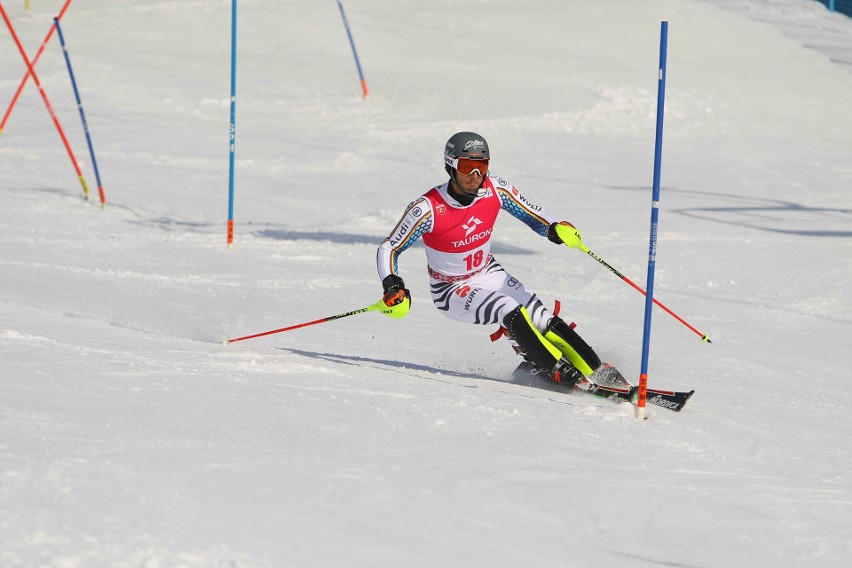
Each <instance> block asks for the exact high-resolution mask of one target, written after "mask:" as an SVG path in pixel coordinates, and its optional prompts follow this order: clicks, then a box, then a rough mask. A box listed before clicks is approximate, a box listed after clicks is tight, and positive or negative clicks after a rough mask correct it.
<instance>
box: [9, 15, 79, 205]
mask: <svg viewBox="0 0 852 568" xmlns="http://www.w3.org/2000/svg"><path fill="white" fill-rule="evenodd" d="M0 16H2V17H3V20H4V21H5V22H6V27H7V28H9V33H10V34H12V39H13V40H14V41H15V45H17V46H18V51H19V52H20V53H21V58H22V59H23V60H24V63H25V64H26V66H27V70H28V71H29V74H30V75H31V76H32V78H33V82H34V83H35V86H36V88H37V89H38V92H39V94H40V95H41V98H42V100H43V101H44V106H45V107H47V112H48V114H50V118H52V119H53V124H54V125H55V126H56V131H57V132H58V133H59V137H60V138H62V144H63V145H64V146H65V150H66V151H67V152H68V157H69V158H71V164H72V165H73V166H74V171H76V172H77V179H78V180H79V181H80V185H82V186H83V194H84V195H85V196H86V201H88V200H89V187H88V186H87V185H86V180H85V178H84V177H83V172H82V171H81V170H80V164H79V162H77V158H76V157H75V156H74V152H73V151H72V150H71V145H70V144H68V138H66V137H65V131H64V130H62V125H61V124H59V118H58V117H57V116H56V113H55V112H54V110H53V105H51V104H50V99H48V98H47V93H46V92H45V90H44V87H42V84H41V81H39V79H38V75H36V72H35V68H34V67H33V64H32V62H31V61H30V58H29V57H28V56H27V52H26V51H25V50H24V46H23V45H21V40H20V39H19V38H18V34H17V32H15V28H14V26H12V22H11V20H9V16H8V15H7V14H6V9H5V8H3V3H2V2H0Z"/></svg>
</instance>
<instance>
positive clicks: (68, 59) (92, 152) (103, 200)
mask: <svg viewBox="0 0 852 568" xmlns="http://www.w3.org/2000/svg"><path fill="white" fill-rule="evenodd" d="M53 25H54V26H56V34H57V35H58V36H59V43H60V44H62V53H63V54H64V55H65V65H66V66H67V67H68V75H70V76H71V86H72V87H74V98H75V99H76V100H77V109H78V110H79V111H80V119H81V120H82V121H83V132H85V134H86V143H87V144H88V145H89V155H90V156H91V157H92V165H93V166H94V168H95V178H96V179H97V181H98V194H99V196H100V199H101V207H102V208H103V207H104V206H105V205H106V196H105V195H104V186H103V184H102V183H101V174H100V171H98V161H97V160H96V159H95V149H94V147H93V146H92V137H91V135H90V134H89V125H88V123H87V122H86V113H85V112H83V102H82V101H81V100H80V91H79V90H78V89H77V80H76V79H75V78H74V69H72V68H71V57H69V55H68V49H67V47H66V46H65V37H64V36H63V35H62V28H61V27H60V26H59V18H53Z"/></svg>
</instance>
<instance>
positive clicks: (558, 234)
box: [547, 221, 586, 250]
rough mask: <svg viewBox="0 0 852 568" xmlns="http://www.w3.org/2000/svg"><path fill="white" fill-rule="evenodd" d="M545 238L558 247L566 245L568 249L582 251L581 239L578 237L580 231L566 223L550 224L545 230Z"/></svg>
mask: <svg viewBox="0 0 852 568" xmlns="http://www.w3.org/2000/svg"><path fill="white" fill-rule="evenodd" d="M547 238H548V239H550V240H551V241H553V242H554V243H556V244H559V245H563V244H564V245H566V246H568V248H574V249H580V250H583V249H585V248H586V247H584V246H583V237H581V236H580V231H578V230H577V228H576V227H574V225H572V224H571V223H569V222H568V221H560V222H559V223H551V224H550V227H548V228H547Z"/></svg>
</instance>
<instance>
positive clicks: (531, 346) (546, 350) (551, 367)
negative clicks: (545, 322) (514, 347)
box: [503, 306, 582, 385]
mask: <svg viewBox="0 0 852 568" xmlns="http://www.w3.org/2000/svg"><path fill="white" fill-rule="evenodd" d="M503 326H504V327H505V328H506V330H507V331H508V332H509V334H510V336H511V337H512V338H513V339H514V340H515V341H516V342H517V343H518V345H519V346H520V348H521V349H522V350H523V352H524V357H525V358H526V359H527V360H528V361H529V362H531V363H532V364H533V365H535V366H536V367H538V368H539V369H543V370H544V371H546V372H548V373H550V375H551V377H552V378H553V380H554V381H556V382H558V383H565V384H568V385H573V384H574V383H576V382H577V381H578V380H579V379H580V378H581V377H582V374H581V371H580V370H578V369H577V367H576V366H574V365H573V364H572V362H571V361H570V360H569V359H566V358H564V357H563V356H562V352H561V350H560V349H558V348H557V346H555V345H554V344H553V343H552V342H551V341H549V340H548V339H547V338H546V337H545V336H543V335H542V334H541V332H540V331H538V330H537V329H536V327H535V326H534V325H533V323H532V321H531V320H530V316H529V314H528V313H527V310H526V308H525V307H524V306H518V307H517V308H515V309H514V310H512V311H511V312H509V314H508V315H507V316H506V317H505V318H504V319H503Z"/></svg>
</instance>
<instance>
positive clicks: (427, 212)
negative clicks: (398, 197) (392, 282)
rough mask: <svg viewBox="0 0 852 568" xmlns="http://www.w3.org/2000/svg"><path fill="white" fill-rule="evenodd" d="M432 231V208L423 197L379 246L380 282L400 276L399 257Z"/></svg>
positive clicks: (409, 206)
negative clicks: (424, 234)
mask: <svg viewBox="0 0 852 568" xmlns="http://www.w3.org/2000/svg"><path fill="white" fill-rule="evenodd" d="M431 230H432V207H431V206H430V204H429V200H428V199H426V198H425V197H421V198H419V199H416V200H415V201H413V202H412V203H410V204H409V205H408V207H407V208H406V210H405V213H404V214H403V215H402V219H400V220H399V223H397V224H396V226H395V227H394V228H393V231H392V232H391V234H390V235H389V236H388V238H386V239H385V240H384V241H382V244H380V245H379V250H378V251H377V253H376V268H377V269H378V271H379V280H382V281H384V280H385V279H386V278H387V277H388V276H390V275H391V274H394V275H397V276H398V273H397V272H398V262H399V255H400V254H402V252H403V251H405V250H406V249H407V248H408V247H410V246H411V245H413V244H414V243H416V242H417V240H418V239H420V236H421V235H422V234H423V233H427V232H429V231H431Z"/></svg>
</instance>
